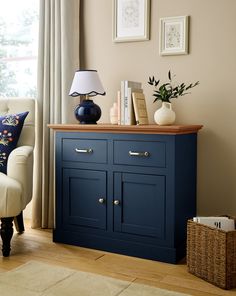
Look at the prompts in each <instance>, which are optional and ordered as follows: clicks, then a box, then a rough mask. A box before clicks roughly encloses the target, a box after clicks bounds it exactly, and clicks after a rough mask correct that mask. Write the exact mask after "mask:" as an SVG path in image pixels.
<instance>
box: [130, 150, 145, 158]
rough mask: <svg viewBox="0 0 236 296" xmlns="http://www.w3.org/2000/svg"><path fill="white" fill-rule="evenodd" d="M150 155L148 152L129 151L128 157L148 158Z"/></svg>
mask: <svg viewBox="0 0 236 296" xmlns="http://www.w3.org/2000/svg"><path fill="white" fill-rule="evenodd" d="M149 155H150V153H149V152H147V151H144V152H138V151H129V156H141V157H143V156H144V157H148V156H149Z"/></svg>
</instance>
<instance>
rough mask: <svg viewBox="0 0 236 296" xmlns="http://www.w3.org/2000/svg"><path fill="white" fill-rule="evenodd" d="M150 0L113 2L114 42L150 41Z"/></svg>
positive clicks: (119, 0) (118, 0) (116, 0)
mask: <svg viewBox="0 0 236 296" xmlns="http://www.w3.org/2000/svg"><path fill="white" fill-rule="evenodd" d="M149 19H150V0H113V41H114V42H131V41H145V40H149V22H150V20H149Z"/></svg>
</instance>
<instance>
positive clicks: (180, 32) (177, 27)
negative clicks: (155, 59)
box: [159, 16, 189, 55]
mask: <svg viewBox="0 0 236 296" xmlns="http://www.w3.org/2000/svg"><path fill="white" fill-rule="evenodd" d="M188 23H189V17H188V16H177V17H166V18H161V19H160V40H159V41H160V55H178V54H188V27H189V24H188Z"/></svg>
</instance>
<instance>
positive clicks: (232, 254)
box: [187, 220, 236, 289]
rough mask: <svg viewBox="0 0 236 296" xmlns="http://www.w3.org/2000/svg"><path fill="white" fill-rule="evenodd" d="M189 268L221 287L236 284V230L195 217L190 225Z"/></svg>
mask: <svg viewBox="0 0 236 296" xmlns="http://www.w3.org/2000/svg"><path fill="white" fill-rule="evenodd" d="M187 267H188V271H189V272H190V273H192V274H194V275H196V276H198V277H200V278H202V279H204V280H206V281H208V282H210V283H212V284H214V285H216V286H218V287H220V288H223V289H232V288H235V287H236V231H228V232H226V231H223V230H219V229H215V228H212V227H209V226H205V225H202V224H199V223H196V222H193V221H192V220H189V221H188V226H187Z"/></svg>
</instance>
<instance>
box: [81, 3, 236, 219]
mask: <svg viewBox="0 0 236 296" xmlns="http://www.w3.org/2000/svg"><path fill="white" fill-rule="evenodd" d="M112 2H113V1H112V0H84V1H83V3H82V15H81V21H82V28H83V32H82V34H81V36H82V37H81V39H82V40H81V41H82V44H83V48H82V51H81V60H82V65H81V66H82V67H86V68H91V69H97V70H98V72H99V74H100V77H101V80H102V82H103V84H104V87H105V89H106V92H107V95H106V96H105V97H98V98H97V99H96V102H97V103H98V104H99V105H100V106H101V108H102V112H103V114H102V118H101V120H100V122H108V121H109V108H110V107H111V105H112V103H113V102H114V101H115V100H116V92H117V90H118V89H119V87H120V81H121V80H124V79H128V80H137V81H141V82H142V83H143V88H144V92H145V95H146V99H147V105H148V113H149V119H150V122H153V113H154V111H155V110H156V109H157V108H158V106H159V104H157V103H155V104H153V103H152V100H153V99H152V89H151V87H149V86H148V85H147V83H146V81H147V79H148V76H150V75H155V76H156V77H160V78H161V79H165V78H166V74H167V72H168V70H169V69H171V70H172V72H174V73H175V74H176V75H177V80H178V81H179V82H186V83H189V82H195V81H197V80H199V81H200V86H198V87H197V88H195V89H193V90H192V93H191V94H190V95H188V96H185V97H182V98H179V99H174V100H173V101H172V102H173V108H174V110H175V111H176V115H177V121H176V123H181V124H203V125H204V128H203V130H202V131H200V133H199V138H198V139H199V141H198V181H197V191H198V192H197V204H198V214H200V215H207V214H225V213H229V214H234V215H235V214H236V91H235V89H234V87H235V86H236V33H235V32H236V17H235V12H236V1H235V0H152V1H151V24H150V25H151V27H150V28H151V30H150V31H151V38H150V41H144V42H130V43H113V42H112ZM180 15H189V16H190V53H189V54H188V55H182V56H165V57H161V56H159V53H158V48H159V42H158V33H159V18H160V17H166V16H180Z"/></svg>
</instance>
